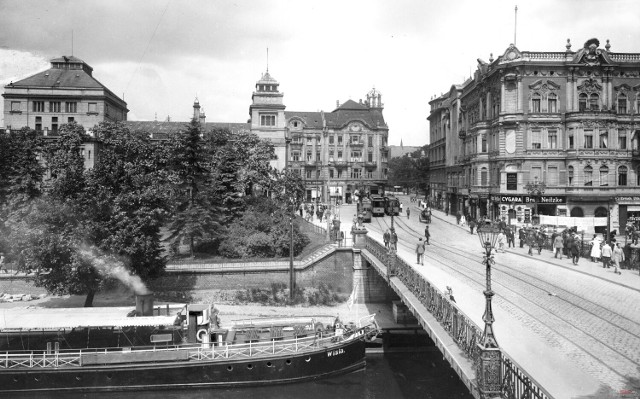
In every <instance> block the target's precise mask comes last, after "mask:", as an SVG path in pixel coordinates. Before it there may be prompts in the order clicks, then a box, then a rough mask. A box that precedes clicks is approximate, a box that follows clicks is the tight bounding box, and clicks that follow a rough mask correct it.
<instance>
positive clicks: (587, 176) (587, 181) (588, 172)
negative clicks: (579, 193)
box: [584, 166, 593, 186]
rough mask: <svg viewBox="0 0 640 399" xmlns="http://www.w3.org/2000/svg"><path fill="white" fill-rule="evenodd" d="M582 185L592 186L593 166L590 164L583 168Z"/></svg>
mask: <svg viewBox="0 0 640 399" xmlns="http://www.w3.org/2000/svg"><path fill="white" fill-rule="evenodd" d="M584 185H585V186H593V168H592V167H591V166H587V167H585V168H584Z"/></svg>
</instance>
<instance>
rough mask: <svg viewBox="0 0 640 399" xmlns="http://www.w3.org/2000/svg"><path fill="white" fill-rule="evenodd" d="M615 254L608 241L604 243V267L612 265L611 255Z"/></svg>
mask: <svg viewBox="0 0 640 399" xmlns="http://www.w3.org/2000/svg"><path fill="white" fill-rule="evenodd" d="M612 254H613V251H612V250H611V247H610V246H609V244H608V243H606V242H605V243H604V245H603V246H602V268H603V269H604V268H607V269H608V268H609V267H611V255H612Z"/></svg>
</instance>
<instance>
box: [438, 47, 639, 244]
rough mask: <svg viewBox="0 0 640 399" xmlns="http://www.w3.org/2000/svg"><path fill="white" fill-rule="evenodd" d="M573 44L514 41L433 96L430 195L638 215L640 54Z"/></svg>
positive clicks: (453, 201)
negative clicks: (526, 45) (547, 46)
mask: <svg viewBox="0 0 640 399" xmlns="http://www.w3.org/2000/svg"><path fill="white" fill-rule="evenodd" d="M571 47H572V45H571V43H570V42H569V40H567V44H566V46H565V50H564V51H560V52H536V51H520V50H519V49H518V48H517V47H515V46H514V45H511V46H509V47H508V48H507V49H506V51H505V52H504V54H503V55H501V56H499V57H498V58H497V59H493V57H491V58H490V59H489V62H484V61H482V60H480V59H479V60H478V68H477V70H476V71H475V73H474V76H473V77H472V78H471V79H469V80H467V81H466V82H464V83H463V84H461V85H454V86H452V87H451V89H450V90H449V92H448V93H447V94H445V95H442V96H440V97H438V98H435V99H433V100H432V101H431V102H430V105H431V112H430V115H429V118H428V119H429V122H430V134H431V143H432V144H431V146H430V155H431V156H433V160H432V162H435V163H438V162H442V161H444V173H445V175H446V189H445V188H444V187H443V186H442V185H438V187H439V188H437V189H435V188H434V191H433V192H432V195H435V196H436V197H437V196H438V195H440V196H442V197H444V201H443V206H444V207H447V208H448V209H449V210H450V212H457V211H458V210H459V211H461V212H463V213H467V214H469V215H471V216H473V217H484V216H487V217H490V218H492V219H496V218H503V217H504V218H505V219H506V218H508V219H510V220H513V219H516V220H517V221H520V222H529V221H532V220H533V221H534V220H535V217H536V216H537V215H550V216H572V217H585V218H588V217H606V216H610V219H611V224H610V228H611V229H620V228H622V229H624V227H625V225H626V224H627V222H629V221H636V220H638V219H640V154H639V153H638V140H639V138H640V137H638V132H640V54H636V53H633V54H629V53H615V52H613V51H611V46H610V44H609V41H607V43H606V45H605V46H604V48H601V47H600V42H599V41H598V40H597V39H591V40H588V41H587V42H586V43H585V44H584V45H583V47H582V48H580V49H579V50H577V51H572V50H571ZM443 138H444V140H445V142H446V144H445V143H440V142H439V140H442V139H443ZM442 148H444V150H443V152H444V154H445V156H444V159H442V157H441V156H440V155H439V152H438V151H439V150H441V149H442ZM433 166H434V167H435V166H436V165H435V164H434V165H433ZM439 170H440V169H438V170H436V169H435V168H434V171H433V173H434V175H433V177H432V182H434V181H436V180H437V179H438V177H437V173H438V171H439ZM441 177H442V176H440V179H441ZM433 185H434V184H433V183H432V186H433ZM596 231H597V228H596Z"/></svg>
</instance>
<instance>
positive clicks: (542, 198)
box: [491, 195, 567, 204]
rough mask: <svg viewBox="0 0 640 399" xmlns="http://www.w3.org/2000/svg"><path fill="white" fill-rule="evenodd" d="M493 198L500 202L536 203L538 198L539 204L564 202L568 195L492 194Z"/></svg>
mask: <svg viewBox="0 0 640 399" xmlns="http://www.w3.org/2000/svg"><path fill="white" fill-rule="evenodd" d="M491 200H492V201H494V202H499V203H505V202H506V203H518V204H535V203H536V200H537V202H538V203H539V204H564V203H566V202H567V197H566V196H564V195H539V196H529V195H492V196H491Z"/></svg>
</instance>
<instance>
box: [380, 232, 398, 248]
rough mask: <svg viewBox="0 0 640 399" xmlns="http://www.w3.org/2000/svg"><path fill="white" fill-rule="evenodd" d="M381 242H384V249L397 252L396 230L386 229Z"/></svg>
mask: <svg viewBox="0 0 640 399" xmlns="http://www.w3.org/2000/svg"><path fill="white" fill-rule="evenodd" d="M382 241H384V247H385V248H387V249H393V250H395V251H397V250H398V234H397V233H396V229H395V228H393V227H391V228H389V229H387V230H386V231H385V232H384V234H383V235H382Z"/></svg>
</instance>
